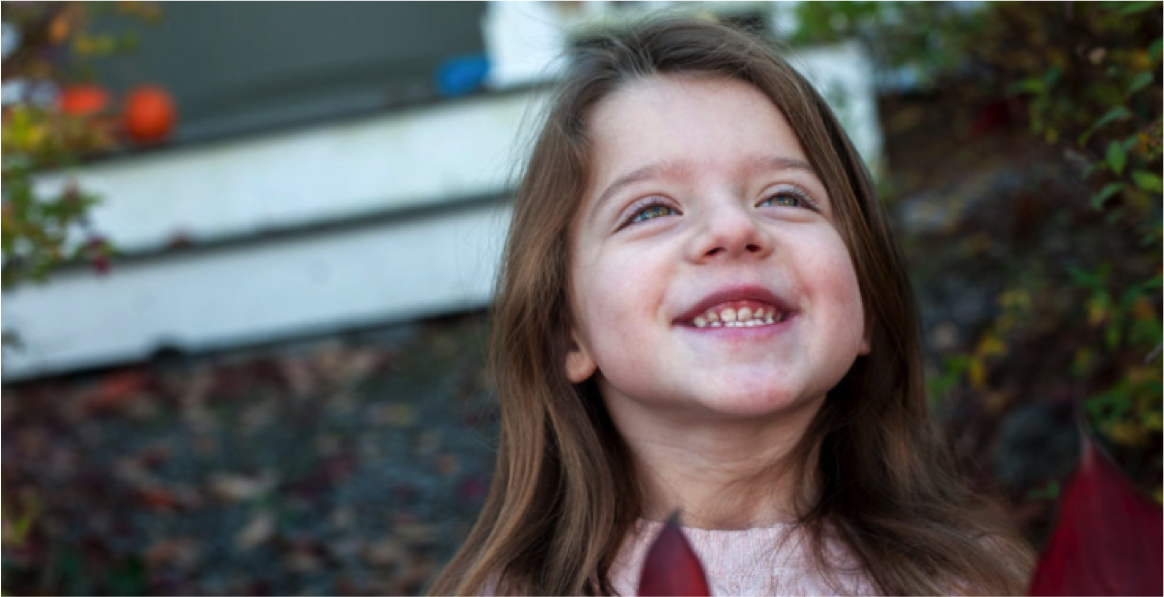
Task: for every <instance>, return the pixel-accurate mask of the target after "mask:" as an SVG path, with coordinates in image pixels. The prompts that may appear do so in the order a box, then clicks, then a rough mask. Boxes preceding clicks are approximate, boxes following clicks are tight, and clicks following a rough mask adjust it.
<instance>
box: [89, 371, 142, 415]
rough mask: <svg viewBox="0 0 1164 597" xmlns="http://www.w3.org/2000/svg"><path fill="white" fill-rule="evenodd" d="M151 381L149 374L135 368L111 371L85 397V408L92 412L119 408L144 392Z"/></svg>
mask: <svg viewBox="0 0 1164 597" xmlns="http://www.w3.org/2000/svg"><path fill="white" fill-rule="evenodd" d="M149 382H150V378H149V376H148V375H146V374H145V373H144V372H142V371H138V370H134V369H130V370H125V371H118V372H115V373H110V374H108V375H106V376H105V377H103V378H102V379H101V381H100V382H98V384H97V387H96V388H95V389H94V390H93V392H92V393H91V394H89V395H88V396H86V397H85V398H84V400H83V404H84V406H83V408H84V409H85V412H88V413H90V414H97V413H103V412H109V411H115V410H119V409H121V408H122V407H124V406H125V405H126V404H128V403H129V402H130V401H131V400H132V399H133V398H135V397H137V396H138V395H140V394H141V393H143V392H144V391H145V390H146V388H147V387H148V386H149Z"/></svg>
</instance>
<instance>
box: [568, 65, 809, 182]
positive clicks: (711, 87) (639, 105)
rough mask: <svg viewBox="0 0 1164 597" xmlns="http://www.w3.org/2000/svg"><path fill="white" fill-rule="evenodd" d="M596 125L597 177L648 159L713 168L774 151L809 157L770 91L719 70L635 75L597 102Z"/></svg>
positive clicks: (785, 155)
mask: <svg viewBox="0 0 1164 597" xmlns="http://www.w3.org/2000/svg"><path fill="white" fill-rule="evenodd" d="M589 132H590V136H591V142H592V147H593V150H594V153H593V156H592V157H593V165H594V169H593V174H594V176H593V177H592V178H593V180H592V182H594V183H595V184H600V183H601V181H602V179H603V178H605V177H609V176H617V175H618V172H619V171H625V170H633V169H635V168H638V167H641V166H642V165H645V164H647V163H668V164H679V163H686V162H692V163H696V164H700V165H705V166H709V167H712V166H717V165H724V166H726V165H729V164H730V163H741V162H746V161H753V162H754V161H756V160H758V159H764V158H769V157H773V156H775V157H781V158H788V159H799V160H806V158H805V155H804V151H803V150H802V148H801V146H800V143H799V142H798V140H797V138H796V135H795V134H794V132H793V131H792V129H791V127H790V126H789V125H788V122H787V120H786V119H785V118H784V115H783V114H781V112H780V110H778V109H777V108H776V106H775V105H774V104H773V103H772V101H771V100H770V99H769V98H768V96H766V95H765V94H764V93H763V92H761V91H760V90H759V89H757V88H756V87H754V86H752V85H750V84H748V83H746V82H744V81H740V80H736V79H730V78H726V77H719V76H676V75H654V76H650V77H646V78H643V79H638V80H634V81H631V82H630V83H627V84H626V85H624V86H623V87H622V88H620V89H619V90H618V91H616V92H615V93H613V94H611V95H610V96H608V97H607V98H605V99H604V100H603V101H602V102H600V103H599V104H598V105H597V106H596V108H595V110H594V111H593V113H592V115H591V119H590V131H589Z"/></svg>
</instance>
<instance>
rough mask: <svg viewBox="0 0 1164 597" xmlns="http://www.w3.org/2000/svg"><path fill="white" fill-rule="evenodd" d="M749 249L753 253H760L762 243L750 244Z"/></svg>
mask: <svg viewBox="0 0 1164 597" xmlns="http://www.w3.org/2000/svg"><path fill="white" fill-rule="evenodd" d="M747 249H748V251H749V252H751V253H759V252H760V245H748V246H747Z"/></svg>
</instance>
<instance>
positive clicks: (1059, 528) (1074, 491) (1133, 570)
mask: <svg viewBox="0 0 1164 597" xmlns="http://www.w3.org/2000/svg"><path fill="white" fill-rule="evenodd" d="M1162 536H1164V514H1162V510H1161V507H1160V505H1159V504H1157V503H1155V502H1153V501H1152V500H1150V499H1148V498H1147V497H1145V496H1144V495H1143V494H1141V493H1140V492H1139V491H1138V490H1137V489H1136V487H1135V486H1133V485H1132V484H1131V482H1130V481H1128V480H1127V479H1125V478H1124V476H1123V473H1122V472H1121V471H1120V470H1119V469H1118V468H1116V466H1115V465H1114V464H1112V463H1111V462H1110V461H1109V460H1108V459H1107V458H1106V457H1105V456H1104V455H1103V454H1102V453H1101V452H1100V451H1099V450H1097V449H1096V448H1095V446H1094V445H1093V444H1092V443H1091V442H1090V441H1087V440H1086V439H1085V440H1084V447H1083V459H1082V460H1081V461H1080V463H1079V468H1078V469H1076V471H1075V473H1074V474H1072V475H1071V478H1070V479H1069V480H1068V481H1067V485H1066V487H1065V488H1064V490H1063V495H1062V497H1061V498H1060V500H1059V522H1058V524H1057V525H1056V526H1055V531H1054V534H1052V535H1051V540H1050V542H1049V543H1048V544H1047V547H1046V550H1045V551H1044V552H1043V555H1042V557H1041V558H1039V563H1038V566H1037V567H1036V569H1035V575H1034V578H1033V579H1032V580H1031V588H1030V594H1031V595H1161V594H1164V582H1162V581H1161V578H1162V576H1161V569H1162V565H1161V558H1162V549H1161V542H1162Z"/></svg>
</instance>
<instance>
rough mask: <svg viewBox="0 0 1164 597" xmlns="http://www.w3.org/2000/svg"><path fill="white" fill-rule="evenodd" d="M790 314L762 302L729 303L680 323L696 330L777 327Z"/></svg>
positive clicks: (721, 304)
mask: <svg viewBox="0 0 1164 597" xmlns="http://www.w3.org/2000/svg"><path fill="white" fill-rule="evenodd" d="M789 314H790V312H789V311H785V310H782V309H780V308H778V307H776V306H775V305H772V304H770V303H765V302H761V301H754V300H741V301H727V302H723V303H719V304H717V305H714V306H712V307H710V308H708V309H706V310H704V311H702V312H701V313H700V314H698V315H696V316H695V317H693V318H691V320H690V321H682V322H679V323H680V324H681V325H687V326H690V327H696V328H719V327H728V328H743V327H749V328H750V327H761V326H769V325H776V324H778V323H780V322H783V321H784V320H786V319H787V318H788V316H789Z"/></svg>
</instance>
